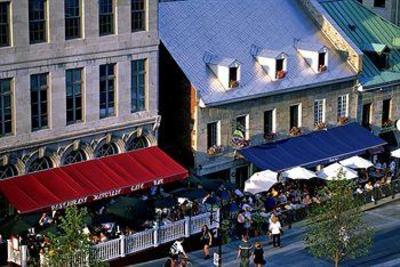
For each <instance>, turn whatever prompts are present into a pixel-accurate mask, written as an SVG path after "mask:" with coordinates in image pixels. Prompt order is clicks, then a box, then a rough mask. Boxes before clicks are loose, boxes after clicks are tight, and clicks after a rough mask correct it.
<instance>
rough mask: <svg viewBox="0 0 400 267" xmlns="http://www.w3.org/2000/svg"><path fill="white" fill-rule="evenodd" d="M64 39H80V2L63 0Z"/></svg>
mask: <svg viewBox="0 0 400 267" xmlns="http://www.w3.org/2000/svg"><path fill="white" fill-rule="evenodd" d="M64 8H65V9H64V12H65V39H66V40H70V39H76V38H81V10H80V0H65V2H64Z"/></svg>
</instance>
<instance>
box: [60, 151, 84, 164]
mask: <svg viewBox="0 0 400 267" xmlns="http://www.w3.org/2000/svg"><path fill="white" fill-rule="evenodd" d="M86 159H87V157H86V154H85V152H83V150H73V151H70V152H69V153H68V154H67V155H66V156H65V157H64V160H63V165H68V164H71V163H77V162H80V161H84V160H86Z"/></svg>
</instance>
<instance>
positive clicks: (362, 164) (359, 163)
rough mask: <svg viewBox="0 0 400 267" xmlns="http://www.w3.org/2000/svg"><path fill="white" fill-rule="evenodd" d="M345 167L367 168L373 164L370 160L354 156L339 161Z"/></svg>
mask: <svg viewBox="0 0 400 267" xmlns="http://www.w3.org/2000/svg"><path fill="white" fill-rule="evenodd" d="M340 164H342V165H343V166H345V167H348V168H352V169H368V168H369V167H372V166H374V164H372V162H371V161H369V160H366V159H363V158H362V157H359V156H354V157H351V158H348V159H345V160H342V161H340Z"/></svg>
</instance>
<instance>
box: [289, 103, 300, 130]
mask: <svg viewBox="0 0 400 267" xmlns="http://www.w3.org/2000/svg"><path fill="white" fill-rule="evenodd" d="M300 118H301V117H300V104H298V105H293V106H290V122H289V123H290V124H289V126H290V129H292V128H294V127H296V128H299V127H300Z"/></svg>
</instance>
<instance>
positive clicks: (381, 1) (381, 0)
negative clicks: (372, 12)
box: [374, 0, 385, 7]
mask: <svg viewBox="0 0 400 267" xmlns="http://www.w3.org/2000/svg"><path fill="white" fill-rule="evenodd" d="M374 7H385V0H374Z"/></svg>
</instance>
